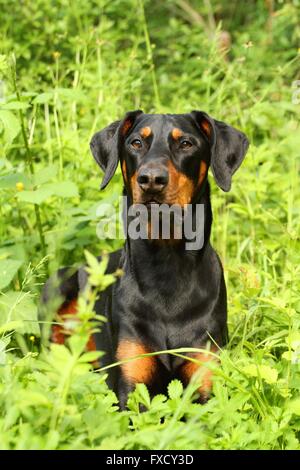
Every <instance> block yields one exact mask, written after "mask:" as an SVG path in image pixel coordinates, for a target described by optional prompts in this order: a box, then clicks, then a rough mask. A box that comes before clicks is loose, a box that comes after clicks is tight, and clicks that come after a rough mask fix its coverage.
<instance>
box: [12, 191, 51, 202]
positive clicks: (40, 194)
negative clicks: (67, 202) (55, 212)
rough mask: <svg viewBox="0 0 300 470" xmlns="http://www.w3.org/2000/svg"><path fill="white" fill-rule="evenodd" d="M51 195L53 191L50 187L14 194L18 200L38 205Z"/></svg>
mask: <svg viewBox="0 0 300 470" xmlns="http://www.w3.org/2000/svg"><path fill="white" fill-rule="evenodd" d="M52 195H53V191H52V190H51V189H50V188H46V187H42V188H39V189H36V190H34V191H21V192H19V193H17V195H16V196H17V198H18V199H19V201H22V202H29V203H31V204H38V205H40V204H42V202H44V201H46V199H48V198H49V197H50V196H52Z"/></svg>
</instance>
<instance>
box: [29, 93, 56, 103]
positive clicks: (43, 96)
mask: <svg viewBox="0 0 300 470" xmlns="http://www.w3.org/2000/svg"><path fill="white" fill-rule="evenodd" d="M53 96H54V93H53V91H49V92H46V93H40V94H39V95H37V96H36V97H35V98H34V100H33V103H34V104H44V103H50V101H52V100H53Z"/></svg>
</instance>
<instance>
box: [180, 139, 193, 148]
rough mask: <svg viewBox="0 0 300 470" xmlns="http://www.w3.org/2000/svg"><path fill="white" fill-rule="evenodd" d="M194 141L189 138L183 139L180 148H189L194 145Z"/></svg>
mask: <svg viewBox="0 0 300 470" xmlns="http://www.w3.org/2000/svg"><path fill="white" fill-rule="evenodd" d="M192 145H193V144H192V142H190V141H189V140H182V141H181V142H180V148H183V149H189V148H190V147H192Z"/></svg>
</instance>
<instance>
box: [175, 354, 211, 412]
mask: <svg viewBox="0 0 300 470" xmlns="http://www.w3.org/2000/svg"><path fill="white" fill-rule="evenodd" d="M216 351H217V348H216V347H212V348H211V349H210V350H207V352H201V353H200V352H199V353H191V354H189V356H190V357H191V359H192V360H187V361H185V362H184V363H183V364H182V365H181V367H180V376H181V378H182V380H183V381H184V383H185V384H186V385H187V384H188V383H189V382H190V381H191V379H192V377H193V378H195V380H197V381H199V387H198V392H199V401H200V403H205V402H206V401H207V400H208V399H209V397H210V394H211V389H212V378H213V371H212V368H211V367H210V366H209V364H212V362H216V361H218V359H217V358H216V357H215V353H216ZM211 353H213V354H211Z"/></svg>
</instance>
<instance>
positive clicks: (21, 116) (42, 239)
mask: <svg viewBox="0 0 300 470" xmlns="http://www.w3.org/2000/svg"><path fill="white" fill-rule="evenodd" d="M11 69H12V79H13V87H14V91H15V93H16V96H17V100H18V101H19V102H20V103H21V102H22V99H21V94H20V91H19V88H18V83H17V77H16V65H15V59H14V58H13V60H12V67H11ZM19 119H20V124H21V131H22V137H23V141H24V146H25V151H26V160H27V163H28V166H29V171H30V174H31V176H34V164H33V157H32V153H31V150H30V146H29V141H28V137H27V134H26V127H25V120H24V114H23V111H22V109H19ZM34 211H35V217H36V225H37V229H38V232H39V237H40V242H41V247H42V254H43V257H46V256H47V251H46V243H45V236H44V232H43V226H42V221H41V213H40V208H39V206H38V204H34ZM46 270H47V263H46Z"/></svg>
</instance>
